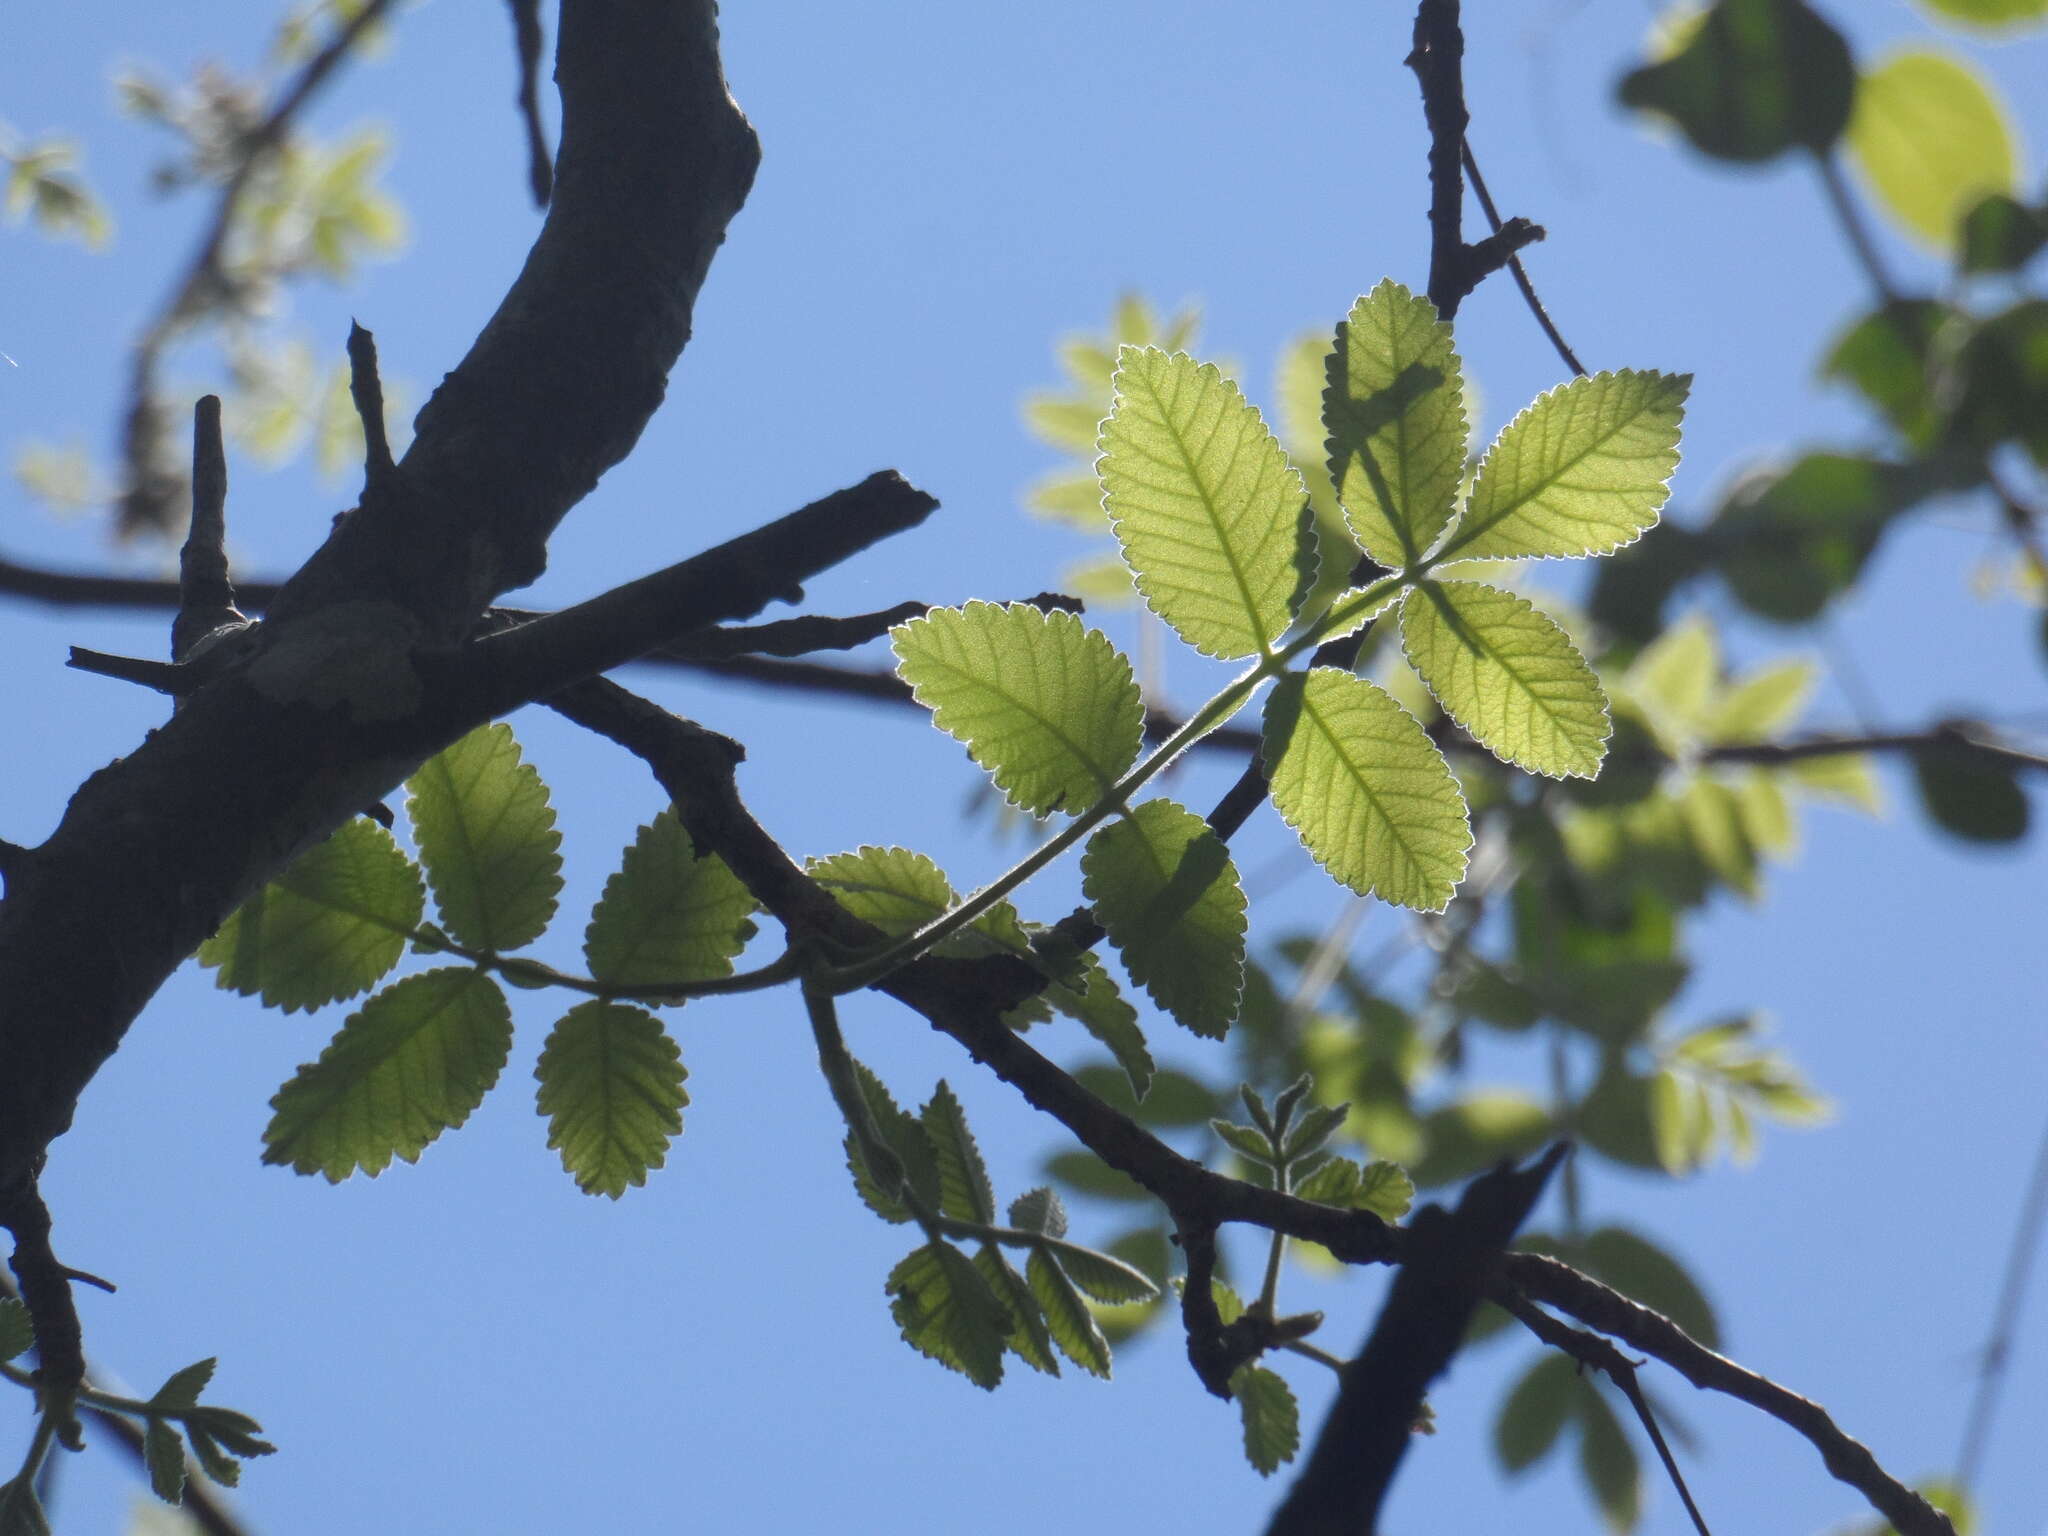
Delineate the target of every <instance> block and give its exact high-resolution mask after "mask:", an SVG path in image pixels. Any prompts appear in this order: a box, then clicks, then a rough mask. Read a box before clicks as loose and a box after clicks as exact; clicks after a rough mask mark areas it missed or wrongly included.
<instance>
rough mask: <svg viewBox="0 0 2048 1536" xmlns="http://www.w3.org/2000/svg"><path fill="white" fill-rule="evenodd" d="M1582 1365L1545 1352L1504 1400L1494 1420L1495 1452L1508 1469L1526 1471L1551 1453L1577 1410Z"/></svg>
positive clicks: (1501, 1463)
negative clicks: (1551, 1449) (1559, 1435)
mask: <svg viewBox="0 0 2048 1536" xmlns="http://www.w3.org/2000/svg"><path fill="white" fill-rule="evenodd" d="M1578 1390H1579V1366H1578V1364H1577V1362H1575V1361H1573V1360H1572V1359H1570V1358H1569V1357H1567V1356H1565V1355H1559V1354H1543V1355H1539V1356H1538V1357H1537V1358H1536V1361H1535V1363H1534V1364H1532V1365H1531V1366H1530V1367H1529V1368H1528V1369H1527V1370H1526V1371H1524V1372H1523V1373H1522V1378H1521V1380H1519V1381H1517V1382H1516V1383H1515V1384H1514V1386H1513V1388H1511V1389H1510V1390H1509V1392H1508V1395H1507V1396H1506V1397H1504V1398H1502V1399H1501V1404H1500V1408H1499V1410H1498V1412H1496V1413H1495V1415H1494V1420H1493V1454H1494V1456H1495V1458H1496V1459H1498V1460H1499V1462H1500V1465H1501V1470H1502V1471H1504V1472H1523V1471H1526V1470H1528V1468H1530V1467H1532V1466H1534V1465H1535V1464H1536V1463H1537V1462H1539V1461H1541V1460H1542V1459H1543V1458H1544V1456H1546V1455H1548V1454H1549V1452H1550V1448H1551V1447H1552V1446H1553V1445H1555V1444H1556V1443H1557V1437H1558V1433H1559V1432H1560V1431H1561V1430H1562V1429H1563V1428H1564V1426H1565V1420H1566V1419H1567V1418H1568V1417H1569V1416H1570V1415H1571V1414H1572V1413H1573V1411H1574V1409H1575V1406H1576V1403H1577V1397H1578Z"/></svg>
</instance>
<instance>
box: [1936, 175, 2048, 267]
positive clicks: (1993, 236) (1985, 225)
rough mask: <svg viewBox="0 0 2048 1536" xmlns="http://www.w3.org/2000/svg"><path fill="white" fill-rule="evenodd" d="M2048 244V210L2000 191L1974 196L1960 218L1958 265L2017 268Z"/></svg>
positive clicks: (2030, 259)
mask: <svg viewBox="0 0 2048 1536" xmlns="http://www.w3.org/2000/svg"><path fill="white" fill-rule="evenodd" d="M2044 245H2048V210H2043V209H2040V208H2030V207H2028V206H2027V205H2026V204H2025V203H2022V202H2018V201H2016V200H2015V199H2014V198H2012V197H2011V196H2009V195H2008V194H2006V193H2004V192H1993V193H1992V194H1990V195H1989V196H1988V197H1984V198H1981V199H1979V200H1978V203H1977V206H1976V207H1974V208H1972V209H1971V210H1970V211H1969V213H1968V214H1966V215H1965V216H1964V218H1963V239H1962V250H1961V252H1960V254H1959V256H1958V265H1960V266H1961V268H1962V269H1963V270H1964V271H1965V272H2017V271H2018V270H2019V269H2020V268H2021V267H2024V266H2025V265H2026V264H2027V263H2028V262H2030V261H2032V260H2033V259H2034V257H2035V256H2036V255H2037V254H2039V252H2040V250H2041V247H2042V246H2044Z"/></svg>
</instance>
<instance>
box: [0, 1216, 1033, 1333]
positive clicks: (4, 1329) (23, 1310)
mask: <svg viewBox="0 0 2048 1536" xmlns="http://www.w3.org/2000/svg"><path fill="white" fill-rule="evenodd" d="M1032 1193H1033V1194H1042V1195H1047V1196H1050V1197H1051V1198H1052V1200H1053V1202H1054V1204H1055V1206H1057V1204H1058V1201H1059V1196H1057V1195H1054V1194H1053V1192H1052V1191H1051V1190H1049V1189H1047V1190H1033V1191H1032ZM1019 1203H1020V1204H1021V1203H1022V1202H1021V1201H1020V1202H1019ZM1010 1219H1011V1221H1012V1222H1013V1223H1014V1222H1015V1221H1016V1211H1015V1210H1014V1209H1012V1211H1011V1213H1010ZM1060 1230H1061V1231H1062V1232H1064V1231H1065V1230H1066V1216H1065V1214H1064V1213H1062V1214H1061V1217H1060ZM1055 1235H1057V1234H1055ZM35 1342H36V1330H35V1325H34V1324H33V1323H32V1322H30V1321H29V1315H28V1304H27V1303H26V1302H23V1301H19V1300H17V1299H16V1298H14V1297H12V1296H0V1360H12V1359H13V1358H14V1357H15V1356H16V1355H19V1354H24V1353H26V1352H27V1351H28V1350H30V1349H32V1348H33V1347H34V1346H35Z"/></svg>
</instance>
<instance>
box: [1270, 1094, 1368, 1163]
mask: <svg viewBox="0 0 2048 1536" xmlns="http://www.w3.org/2000/svg"><path fill="white" fill-rule="evenodd" d="M1350 1113H1351V1106H1350V1105H1349V1104H1317V1105H1312V1106H1310V1107H1309V1108H1308V1109H1307V1110H1306V1111H1304V1112H1303V1113H1302V1114H1300V1115H1299V1116H1297V1117H1296V1118H1295V1121H1294V1123H1293V1125H1291V1126H1290V1127H1289V1128H1288V1131H1287V1140H1286V1143H1285V1145H1283V1146H1282V1147H1281V1149H1280V1152H1281V1156H1282V1157H1283V1158H1285V1159H1286V1160H1287V1161H1288V1162H1290V1163H1291V1162H1294V1161H1296V1160H1297V1159H1299V1158H1304V1157H1307V1156H1308V1155H1309V1153H1311V1152H1320V1151H1321V1150H1322V1149H1323V1146H1324V1144H1325V1143H1327V1142H1328V1141H1329V1139H1330V1138H1331V1137H1332V1136H1334V1135H1336V1134H1337V1131H1338V1129H1339V1128H1340V1127H1341V1126H1342V1125H1343V1124H1344V1121H1345V1119H1346V1118H1347V1117H1348V1116H1349V1115H1350Z"/></svg>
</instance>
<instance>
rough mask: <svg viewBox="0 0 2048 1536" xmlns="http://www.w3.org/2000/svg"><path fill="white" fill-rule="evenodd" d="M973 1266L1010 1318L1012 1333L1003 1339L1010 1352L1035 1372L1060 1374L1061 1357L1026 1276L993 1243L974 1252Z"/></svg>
mask: <svg viewBox="0 0 2048 1536" xmlns="http://www.w3.org/2000/svg"><path fill="white" fill-rule="evenodd" d="M974 1267H975V1268H976V1269H977V1270H979V1271H980V1272H981V1278H982V1279H983V1280H985V1281H986V1282H987V1283H988V1288H989V1290H990V1292H991V1293H992V1294H993V1295H994V1296H995V1298H996V1300H997V1301H999V1302H1001V1303H1002V1304H1003V1310H1004V1311H1005V1312H1007V1313H1009V1315H1010V1331H1009V1333H1008V1334H1007V1335H1006V1336H1005V1338H1004V1340H1003V1342H1004V1343H1005V1344H1006V1345H1008V1347H1009V1350H1010V1352H1011V1353H1012V1354H1014V1355H1015V1356H1016V1357H1017V1358H1018V1359H1019V1360H1022V1361H1023V1362H1024V1363H1025V1364H1026V1365H1028V1366H1030V1367H1031V1368H1032V1369H1033V1370H1034V1371H1043V1372H1044V1373H1045V1374H1046V1375H1048V1376H1057V1375H1059V1373H1060V1362H1059V1356H1057V1355H1055V1354H1054V1353H1053V1346H1052V1335H1051V1334H1050V1333H1048V1332H1047V1331H1046V1327H1045V1318H1044V1316H1043V1315H1042V1314H1041V1313H1040V1311H1039V1308H1038V1298H1037V1297H1036V1296H1033V1295H1032V1294H1031V1287H1030V1286H1029V1285H1028V1284H1026V1283H1025V1280H1024V1277H1023V1276H1022V1275H1020V1274H1018V1273H1017V1271H1016V1270H1015V1269H1014V1268H1012V1267H1011V1265H1010V1261H1009V1260H1008V1259H1006V1258H1004V1257H1003V1254H1002V1250H1001V1249H999V1248H997V1247H996V1246H995V1245H994V1244H993V1243H983V1244H982V1245H981V1247H980V1248H978V1249H976V1250H975V1254H974Z"/></svg>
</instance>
